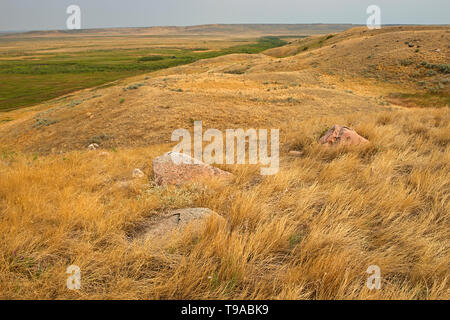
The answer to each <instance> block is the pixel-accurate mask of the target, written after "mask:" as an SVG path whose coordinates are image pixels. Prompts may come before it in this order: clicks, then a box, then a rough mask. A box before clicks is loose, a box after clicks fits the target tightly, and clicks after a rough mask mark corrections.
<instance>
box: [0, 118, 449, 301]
mask: <svg viewBox="0 0 450 320" xmlns="http://www.w3.org/2000/svg"><path fill="white" fill-rule="evenodd" d="M322 121H323V122H322V123H334V122H343V121H344V122H345V123H350V124H352V125H353V126H354V127H355V128H356V129H357V130H358V131H359V132H360V133H361V134H363V135H364V136H366V137H367V138H369V139H370V140H371V141H373V144H371V145H370V146H367V147H361V148H356V149H352V150H350V149H335V150H333V149H331V150H322V149H321V148H320V147H319V146H318V145H317V142H316V139H317V135H315V134H311V132H314V131H315V129H316V130H319V129H320V123H318V122H317V121H310V122H307V123H302V124H301V126H300V125H299V126H298V127H297V129H293V130H292V131H291V132H289V134H288V135H286V141H284V142H283V144H282V146H283V148H284V149H285V150H288V149H290V148H291V147H294V146H296V147H297V148H299V146H301V147H302V150H303V151H304V156H303V157H301V158H292V157H289V156H288V155H287V154H286V153H285V152H283V153H282V162H281V170H280V173H279V174H278V175H276V176H273V177H266V178H262V177H261V176H259V171H258V170H257V168H254V167H240V166H231V167H229V169H230V170H232V171H233V172H234V173H235V175H236V178H235V181H234V182H233V183H232V184H231V185H226V186H223V185H210V186H209V188H207V189H204V188H202V187H200V186H190V187H183V188H164V187H159V186H156V185H155V184H153V183H150V184H148V181H147V179H141V180H136V181H135V184H134V185H133V186H130V187H128V188H121V187H119V186H118V182H120V181H126V180H130V179H131V170H132V168H134V167H139V168H142V169H144V170H145V171H146V172H147V173H149V174H150V172H151V167H150V166H149V164H150V163H151V160H152V159H153V158H154V157H155V156H157V155H159V154H161V153H162V152H163V151H165V150H167V149H168V147H167V146H153V147H148V148H140V149H120V150H118V151H117V152H116V153H114V152H113V153H111V155H110V156H109V157H102V156H100V155H99V151H93V152H83V151H73V152H70V153H67V154H65V155H63V156H62V155H59V156H46V157H39V158H37V159H34V158H33V156H32V155H26V154H18V155H9V156H7V157H6V158H4V159H3V160H2V162H1V166H0V175H1V177H2V179H1V180H0V206H1V207H0V210H1V224H0V234H1V244H0V245H1V247H2V250H1V258H0V274H1V282H0V292H1V297H2V298H45V299H54V298H89V299H91V298H93V299H98V298H120V299H122V298H126V299H128V298H139V299H141V298H144V299H172V298H179V299H184V298H190V299H192V298H193V299H197V298H208V299H209V298H225V299H228V298H242V299H261V298H270V299H272V298H276V299H299V298H302V299H303V298H304V299H436V298H438V299H448V298H449V297H450V296H449V286H448V262H449V259H450V256H449V242H448V239H449V230H450V228H449V218H450V217H449V212H450V210H449V209H450V208H449V191H450V174H449V172H450V170H449V163H450V159H449V158H450V152H449V149H448V142H449V139H450V137H449V132H450V119H449V116H448V113H446V112H445V111H443V110H432V111H430V110H427V111H426V112H425V111H422V110H407V111H404V110H401V111H391V112H385V113H381V114H379V113H377V114H370V115H367V116H366V117H363V118H361V117H358V118H355V117H352V116H344V117H337V118H325V119H323V120H322ZM311 129H312V131H311ZM193 206H194V207H200V206H204V207H209V208H212V209H214V210H215V211H217V212H218V213H220V214H221V215H222V216H223V217H225V219H226V221H227V223H226V224H221V223H219V222H218V221H210V224H209V225H208V228H207V229H206V230H205V231H204V232H203V233H201V234H200V235H198V236H193V235H192V234H190V233H189V232H188V231H189V230H188V231H187V232H185V233H184V234H183V235H182V236H181V237H176V238H173V239H172V240H170V241H169V242H165V243H162V244H157V243H145V244H142V243H140V242H138V241H133V240H132V238H131V240H130V237H129V236H130V235H132V234H133V230H134V229H135V228H137V226H138V225H139V223H140V222H142V221H143V219H145V218H146V217H149V216H151V215H153V214H158V213H160V212H163V211H164V210H167V209H169V208H180V207H193ZM71 264H76V265H78V266H79V267H80V268H81V270H82V286H83V288H82V290H81V291H79V292H75V293H74V292H71V291H69V290H67V289H66V288H65V279H66V277H67V275H66V274H65V270H66V268H67V266H69V265H71ZM373 264H376V265H379V266H380V268H381V270H382V279H383V280H382V289H381V290H379V291H375V292H372V291H369V290H368V289H367V288H366V286H365V281H366V279H367V277H368V275H367V274H366V273H365V271H366V269H367V267H368V266H369V265H373Z"/></svg>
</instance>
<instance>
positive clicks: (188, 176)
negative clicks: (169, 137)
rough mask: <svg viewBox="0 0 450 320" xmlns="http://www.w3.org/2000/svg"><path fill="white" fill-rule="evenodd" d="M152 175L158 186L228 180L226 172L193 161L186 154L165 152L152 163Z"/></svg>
mask: <svg viewBox="0 0 450 320" xmlns="http://www.w3.org/2000/svg"><path fill="white" fill-rule="evenodd" d="M153 175H154V178H155V181H156V182H157V183H158V184H174V185H182V184H186V183H192V182H197V181H199V180H202V179H205V178H207V179H212V178H214V179H222V178H230V177H232V176H233V175H232V174H231V173H229V172H227V171H223V170H220V169H218V168H215V167H213V166H210V165H208V164H205V163H203V162H202V161H199V160H197V159H194V158H192V157H190V156H188V155H186V154H183V153H178V152H167V153H165V154H164V155H162V156H160V157H157V158H155V160H154V161H153Z"/></svg>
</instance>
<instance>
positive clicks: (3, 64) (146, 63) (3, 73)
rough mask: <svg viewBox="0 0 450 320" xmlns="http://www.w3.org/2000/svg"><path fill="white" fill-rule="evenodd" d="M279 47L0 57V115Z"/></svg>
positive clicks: (263, 43)
mask: <svg viewBox="0 0 450 320" xmlns="http://www.w3.org/2000/svg"><path fill="white" fill-rule="evenodd" d="M285 43H286V42H285V41H283V40H281V39H280V38H277V37H263V38H260V39H258V40H257V41H256V42H255V43H246V44H242V45H234V46H231V47H228V48H223V49H219V50H211V51H205V50H198V49H199V48H192V49H180V48H161V47H155V48H144V49H123V48H118V49H109V50H104V49H99V50H87V51H81V52H68V53H66V52H63V53H57V54H40V55H39V59H36V58H35V57H33V56H32V55H31V56H27V55H25V56H23V55H22V56H20V57H19V56H17V59H15V57H12V58H11V59H9V60H2V59H0V79H1V80H2V81H0V111H8V110H13V109H17V108H20V107H23V106H27V105H32V104H37V103H40V102H42V101H46V100H49V99H52V98H55V97H58V96H60V95H63V94H66V93H69V92H72V91H75V90H80V89H83V88H89V87H92V86H98V85H101V84H104V83H106V82H110V81H114V80H118V79H122V78H126V77H129V76H133V75H138V74H141V73H145V72H152V71H157V70H160V69H165V68H170V67H175V66H178V65H183V64H188V63H192V62H195V61H198V60H201V59H208V58H214V57H218V56H222V55H227V54H233V53H249V54H254V53H259V52H262V51H264V50H267V49H269V48H273V47H277V46H282V45H284V44H285ZM202 49H204V48H202ZM0 57H1V56H0Z"/></svg>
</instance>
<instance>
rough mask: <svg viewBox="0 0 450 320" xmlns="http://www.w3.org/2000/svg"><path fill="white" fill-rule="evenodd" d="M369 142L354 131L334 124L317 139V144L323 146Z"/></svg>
mask: <svg viewBox="0 0 450 320" xmlns="http://www.w3.org/2000/svg"><path fill="white" fill-rule="evenodd" d="M367 142H369V141H368V140H366V139H365V138H363V137H361V136H360V135H359V134H358V133H356V131H354V130H352V129H350V128H348V127H345V126H340V125H337V124H335V125H334V126H332V127H331V128H330V129H329V130H328V131H327V132H326V133H325V135H324V136H323V137H321V138H320V139H319V143H320V144H322V145H325V146H334V145H358V144H362V143H367Z"/></svg>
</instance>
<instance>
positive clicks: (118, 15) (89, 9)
mask: <svg viewBox="0 0 450 320" xmlns="http://www.w3.org/2000/svg"><path fill="white" fill-rule="evenodd" d="M70 5H78V6H79V7H80V9H81V28H82V29H89V28H109V27H150V26H187V25H199V24H214V23H218V24H222V23H230V24H232V23H354V24H365V23H366V20H367V18H368V15H367V14H366V9H367V7H368V6H369V5H378V6H379V7H380V8H381V22H382V24H450V0H426V1H425V0H369V1H367V0H126V1H124V0H0V31H26V30H63V29H66V20H67V18H68V17H69V15H68V14H67V13H66V9H67V7H68V6H70Z"/></svg>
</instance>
